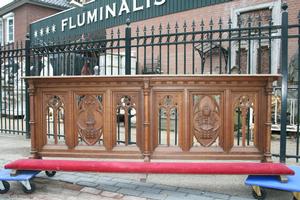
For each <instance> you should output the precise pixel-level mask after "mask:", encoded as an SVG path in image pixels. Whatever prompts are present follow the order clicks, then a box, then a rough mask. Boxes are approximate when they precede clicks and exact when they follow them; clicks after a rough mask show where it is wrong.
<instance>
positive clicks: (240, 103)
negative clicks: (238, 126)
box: [235, 95, 254, 147]
mask: <svg viewBox="0 0 300 200" xmlns="http://www.w3.org/2000/svg"><path fill="white" fill-rule="evenodd" d="M253 102H254V101H253V98H251V97H249V96H247V95H243V96H240V97H239V98H238V100H237V102H236V104H235V109H240V112H241V117H242V146H243V147H245V146H246V132H247V117H248V112H249V109H250V108H253V107H254V103H253Z"/></svg>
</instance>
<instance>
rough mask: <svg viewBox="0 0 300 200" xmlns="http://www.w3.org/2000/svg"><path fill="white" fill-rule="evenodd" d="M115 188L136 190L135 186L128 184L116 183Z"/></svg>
mask: <svg viewBox="0 0 300 200" xmlns="http://www.w3.org/2000/svg"><path fill="white" fill-rule="evenodd" d="M116 186H117V187H120V188H129V189H135V188H137V185H134V184H130V183H117V184H116Z"/></svg>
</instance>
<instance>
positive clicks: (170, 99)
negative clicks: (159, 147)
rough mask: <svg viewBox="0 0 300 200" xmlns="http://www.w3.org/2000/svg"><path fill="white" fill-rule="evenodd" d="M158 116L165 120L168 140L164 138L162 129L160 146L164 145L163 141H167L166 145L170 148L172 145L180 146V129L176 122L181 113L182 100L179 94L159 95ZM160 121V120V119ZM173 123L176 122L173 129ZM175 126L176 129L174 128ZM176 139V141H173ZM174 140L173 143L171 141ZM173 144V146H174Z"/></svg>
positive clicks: (160, 131) (160, 130)
mask: <svg viewBox="0 0 300 200" xmlns="http://www.w3.org/2000/svg"><path fill="white" fill-rule="evenodd" d="M158 98H159V101H158V115H160V117H161V118H164V119H165V126H166V138H162V137H163V136H162V135H163V132H162V129H161V128H160V129H159V133H158V134H159V142H158V143H159V144H162V143H163V142H162V141H166V142H165V144H166V145H167V146H170V145H171V143H173V140H174V143H173V144H174V145H175V146H176V145H178V141H179V138H178V137H177V135H176V134H177V131H175V130H178V129H179V127H177V126H178V124H177V123H176V122H175V121H176V119H178V118H179V115H180V111H179V106H178V105H179V104H180V103H181V102H180V101H181V99H180V97H179V95H178V94H173V95H163V94H161V95H158ZM159 119H160V118H159ZM172 121H174V122H175V125H173V127H172ZM174 126H175V127H174ZM173 138H174V139H173ZM171 140H172V141H171ZM173 144H172V145H173Z"/></svg>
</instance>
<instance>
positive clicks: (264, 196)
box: [252, 188, 267, 200]
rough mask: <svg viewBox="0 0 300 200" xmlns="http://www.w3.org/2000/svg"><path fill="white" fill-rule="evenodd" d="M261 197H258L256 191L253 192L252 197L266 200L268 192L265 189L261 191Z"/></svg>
mask: <svg viewBox="0 0 300 200" xmlns="http://www.w3.org/2000/svg"><path fill="white" fill-rule="evenodd" d="M260 192H261V196H258V195H257V194H256V192H255V191H254V190H252V196H253V197H254V198H255V199H258V200H264V199H265V198H266V197H267V191H266V190H265V189H262V188H261V190H260Z"/></svg>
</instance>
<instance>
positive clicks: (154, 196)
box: [141, 192, 168, 200]
mask: <svg viewBox="0 0 300 200" xmlns="http://www.w3.org/2000/svg"><path fill="white" fill-rule="evenodd" d="M167 196H168V195H167V194H156V193H151V192H144V193H143V194H141V197H145V198H150V199H157V200H161V199H165V198H166V197H167Z"/></svg>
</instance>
